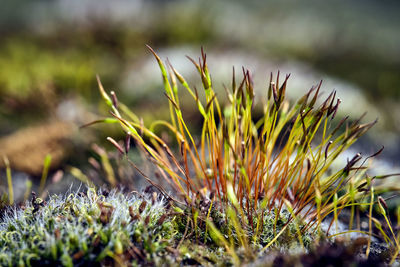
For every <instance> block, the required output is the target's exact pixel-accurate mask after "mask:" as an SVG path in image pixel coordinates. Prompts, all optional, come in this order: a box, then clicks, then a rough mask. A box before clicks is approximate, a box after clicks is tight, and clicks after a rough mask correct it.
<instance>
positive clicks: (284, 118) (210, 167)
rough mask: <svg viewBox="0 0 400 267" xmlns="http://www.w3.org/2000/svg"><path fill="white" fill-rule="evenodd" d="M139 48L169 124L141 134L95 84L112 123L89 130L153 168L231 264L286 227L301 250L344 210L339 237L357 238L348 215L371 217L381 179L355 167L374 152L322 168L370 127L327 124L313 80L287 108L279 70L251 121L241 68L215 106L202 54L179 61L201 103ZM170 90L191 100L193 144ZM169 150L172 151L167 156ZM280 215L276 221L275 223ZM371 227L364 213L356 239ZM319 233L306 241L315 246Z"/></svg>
mask: <svg viewBox="0 0 400 267" xmlns="http://www.w3.org/2000/svg"><path fill="white" fill-rule="evenodd" d="M149 49H150V51H151V52H152V53H153V55H154V56H155V58H156V60H157V62H158V64H159V67H160V70H161V74H162V79H163V83H164V89H165V92H164V94H165V96H166V98H167V99H168V101H169V113H170V121H155V122H153V123H151V124H150V125H149V126H145V124H144V123H143V122H142V121H141V120H140V119H139V118H138V116H136V115H135V114H134V113H132V112H131V111H130V110H129V109H128V108H127V107H126V106H125V105H123V104H122V103H120V102H118V100H117V98H116V96H115V93H112V94H111V96H110V95H109V94H107V93H106V91H105V90H104V88H103V86H102V85H101V83H100V81H99V88H100V93H101V95H102V97H103V99H104V100H105V102H106V103H107V105H108V106H109V107H110V109H111V111H110V113H111V114H112V116H113V117H112V118H107V119H105V120H99V121H96V122H107V123H119V124H120V125H121V127H122V129H123V130H124V131H125V133H126V134H127V135H128V136H130V137H131V138H132V139H133V140H134V141H135V144H136V145H137V146H138V147H139V148H140V149H141V150H142V152H143V153H145V154H146V155H147V158H148V159H149V161H150V162H152V163H154V166H155V168H156V171H155V173H154V176H158V177H162V178H164V180H165V182H167V183H169V184H170V185H171V186H172V187H173V188H174V189H175V192H176V193H178V195H179V197H178V198H176V199H175V201H176V202H183V203H186V206H189V207H191V209H187V210H186V212H185V214H186V215H187V216H188V218H190V219H188V220H190V221H191V227H192V228H193V229H194V230H193V231H194V232H196V228H197V227H199V226H198V224H200V225H201V222H199V218H200V217H201V216H199V214H201V213H202V214H203V218H202V220H204V227H203V230H204V231H205V232H207V231H208V233H209V234H210V236H211V237H212V238H213V240H214V241H215V242H216V243H218V244H220V245H221V246H222V247H225V248H226V250H227V251H228V252H230V253H231V255H232V257H233V259H234V261H235V263H239V262H240V259H239V257H238V256H237V255H236V252H235V247H241V248H242V249H243V250H244V251H245V255H246V256H247V258H252V257H253V256H254V253H255V251H261V252H263V251H266V250H267V249H269V248H270V247H273V246H274V245H276V244H277V243H278V242H277V241H278V240H279V239H280V238H282V237H283V236H285V233H287V231H288V229H289V228H290V227H289V226H293V227H294V232H292V234H293V235H292V237H293V239H297V240H298V241H299V244H300V245H301V246H303V247H304V246H305V244H304V242H305V241H304V237H305V236H307V235H308V233H310V230H312V231H313V232H317V233H320V234H321V233H322V231H321V224H322V223H323V222H324V221H326V219H327V218H328V216H330V215H332V217H333V219H332V220H331V226H332V225H333V223H334V222H336V223H337V221H338V218H339V216H340V215H341V213H342V212H343V211H344V210H345V209H349V210H350V217H351V218H350V223H349V228H350V229H349V230H350V231H357V232H362V231H361V230H360V229H353V228H354V227H353V224H354V218H355V214H356V211H357V210H365V207H370V210H371V209H372V207H373V206H374V205H375V202H374V196H375V195H376V194H379V193H380V192H382V191H383V190H384V189H383V188H379V186H377V185H373V181H374V180H375V179H379V178H382V177H369V176H368V175H367V174H366V168H365V167H364V166H363V165H364V163H365V161H366V160H367V159H369V158H371V157H374V156H376V155H377V154H379V153H380V152H381V151H378V152H377V153H375V154H374V155H371V156H369V157H367V158H366V159H365V160H364V161H362V156H361V155H360V154H356V155H354V157H353V158H351V159H349V160H348V162H347V164H346V165H345V166H343V167H342V169H340V170H336V171H335V170H333V169H332V168H331V165H332V163H333V162H334V161H335V159H336V158H337V157H338V156H339V155H340V154H341V153H342V152H343V151H345V150H346V149H348V148H349V147H350V146H351V145H352V144H353V143H354V142H355V141H356V140H357V139H358V138H359V137H360V136H362V135H363V134H364V133H365V132H366V131H368V130H369V129H370V128H371V127H372V126H373V125H374V124H375V123H376V121H375V122H371V123H366V124H361V119H362V118H360V119H358V120H355V121H353V122H350V121H349V119H348V117H346V118H343V119H341V120H340V121H339V122H337V120H335V116H336V114H337V110H338V108H339V105H340V102H341V101H340V99H338V98H337V96H336V92H335V91H334V92H332V93H331V94H329V95H328V97H326V98H325V99H322V100H321V99H320V98H321V97H320V88H321V84H322V82H320V83H319V84H318V85H316V86H313V87H312V88H311V90H310V91H309V92H308V93H307V94H305V95H304V96H303V97H302V98H300V99H299V100H298V101H297V102H295V103H290V102H289V101H288V100H287V99H286V98H285V94H286V90H287V87H288V83H289V76H290V75H286V77H284V78H283V79H282V78H281V77H280V74H279V72H278V74H277V75H276V77H273V74H272V73H271V75H270V81H269V83H268V88H267V90H266V95H265V96H263V97H259V98H257V99H262V102H263V103H264V104H263V114H262V116H261V118H260V119H257V120H254V117H255V116H254V115H253V111H254V105H255V100H256V98H255V93H254V92H255V90H254V88H253V82H252V78H251V74H250V72H249V71H248V70H246V69H243V71H242V78H241V79H240V80H237V78H236V74H235V71H233V76H232V84H231V88H230V89H228V88H225V89H226V92H227V98H228V105H227V106H225V107H222V106H221V104H220V102H219V99H218V97H217V95H216V92H215V90H214V87H213V83H212V80H211V75H210V73H209V70H208V67H207V58H206V54H205V53H204V52H203V51H202V53H201V57H200V58H199V60H198V61H195V60H193V59H191V58H189V60H191V61H192V62H193V64H194V66H195V68H196V70H197V71H198V74H199V76H200V78H201V82H202V87H203V89H202V90H204V94H205V99H203V100H201V99H200V97H199V93H198V91H197V89H196V88H195V87H191V86H190V85H189V83H188V82H187V81H186V80H185V79H184V77H182V76H181V75H180V74H179V72H178V71H177V70H176V69H175V68H174V67H172V65H171V64H168V65H165V64H164V62H163V61H162V60H161V58H160V57H159V56H158V55H157V54H156V53H155V52H154V51H153V50H152V49H151V48H150V47H149ZM282 80H283V81H282ZM179 84H180V86H179ZM180 87H181V88H183V89H184V90H185V91H186V92H188V93H189V94H190V95H191V96H192V97H193V99H194V104H195V105H196V106H197V109H198V111H199V113H200V114H201V116H202V117H203V125H202V131H201V134H200V136H199V137H196V136H194V135H193V134H192V133H191V132H190V131H189V129H190V128H191V127H190V125H188V122H187V121H186V120H185V118H184V114H183V111H182V109H181V106H180V98H179V94H178V91H179V88H180ZM158 127H165V128H166V129H168V130H169V131H170V132H171V135H172V136H173V137H175V140H174V142H170V143H167V142H166V141H164V140H163V139H162V138H161V137H160V136H158V135H157V134H156V133H155V129H156V128H158ZM108 140H109V141H110V142H111V143H112V144H113V145H114V146H116V147H117V149H118V150H119V151H120V153H121V154H127V153H128V151H127V150H124V149H123V148H122V147H121V145H120V144H118V143H117V142H116V141H115V140H114V139H112V138H110V137H109V138H108ZM171 144H175V145H177V149H176V150H175V149H173V147H172V146H171ZM132 164H133V163H132ZM133 165H134V164H133ZM134 167H135V168H137V167H136V166H135V165H134ZM137 169H138V168H137ZM139 172H141V171H140V170H139ZM141 173H142V172H141ZM142 174H143V175H144V176H145V177H146V179H148V180H149V181H150V182H151V183H154V182H152V181H153V180H152V179H151V178H149V177H153V175H152V174H148V175H146V174H144V173H142ZM161 190H162V189H161ZM205 199H209V200H210V204H209V206H205V207H204V206H202V205H201V203H204V200H205ZM375 199H376V198H375ZM214 209H219V210H220V211H221V214H222V215H223V216H222V217H223V221H224V223H221V224H219V225H217V224H216V222H215V221H214V220H210V214H211V213H212V212H213V210H214ZM282 213H285V214H286V219H285V220H284V221H283V222H281V216H280V215H281V214H282ZM271 216H274V218H275V221H274V222H273V224H272V225H271V226H272V229H273V231H272V235H271V236H270V238H265V236H266V231H267V229H266V227H265V218H271ZM292 223H294V224H292ZM279 224H281V227H278V225H279ZM372 225H373V218H372V214H371V211H370V221H369V227H370V231H369V233H368V232H362V233H366V234H371V231H372V230H371V229H372ZM222 228H223V229H222ZM330 228H331V227H329V229H330ZM329 229H328V232H329ZM226 233H229V234H228V235H227V234H226ZM320 234H318V235H316V236H313V238H315V239H316V241H318V240H319V238H320V236H321V235H320ZM227 236H229V237H227ZM394 238H396V237H394ZM397 243H398V242H396V243H395V244H396V246H397V247H398V245H397ZM369 245H370V244H369ZM254 248H257V249H256V250H254ZM367 250H368V249H367ZM367 254H368V252H367Z"/></svg>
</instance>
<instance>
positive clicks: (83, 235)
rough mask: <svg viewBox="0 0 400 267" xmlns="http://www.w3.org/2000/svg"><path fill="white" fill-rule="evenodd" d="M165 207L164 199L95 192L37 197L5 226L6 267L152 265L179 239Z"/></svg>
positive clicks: (0, 232) (0, 250) (0, 260)
mask: <svg viewBox="0 0 400 267" xmlns="http://www.w3.org/2000/svg"><path fill="white" fill-rule="evenodd" d="M147 203H149V204H147ZM165 204H166V201H165V200H163V199H162V198H161V199H160V198H159V199H151V197H150V196H146V195H144V196H142V195H139V196H138V195H135V194H132V193H130V194H123V193H121V192H117V191H112V192H111V193H105V192H102V191H99V192H96V191H95V190H94V189H89V190H88V191H87V193H71V194H69V195H65V196H56V195H55V196H52V197H50V199H49V200H48V201H46V202H44V201H43V200H41V199H39V198H36V197H35V196H34V197H33V199H32V201H31V202H29V203H26V204H25V206H23V207H22V208H18V209H17V208H15V209H13V210H9V211H8V212H6V213H5V215H4V216H3V218H2V220H1V224H0V265H1V266H7V265H10V266H12V265H17V264H18V265H20V266H24V265H25V264H26V265H28V266H38V265H53V266H54V265H63V266H72V265H79V264H85V263H90V264H94V263H98V264H100V263H104V262H105V261H109V260H113V261H116V262H125V261H137V262H141V261H147V260H148V259H150V258H151V257H152V255H153V254H157V253H159V252H160V251H162V250H163V249H164V248H165V247H166V246H167V245H168V244H169V243H170V240H171V239H172V238H173V236H174V230H173V227H170V224H171V222H170V221H171V220H170V218H167V217H166V216H164V217H163V215H164V214H166V208H165ZM161 218H164V219H162V220H163V221H162V222H161V221H160V220H161Z"/></svg>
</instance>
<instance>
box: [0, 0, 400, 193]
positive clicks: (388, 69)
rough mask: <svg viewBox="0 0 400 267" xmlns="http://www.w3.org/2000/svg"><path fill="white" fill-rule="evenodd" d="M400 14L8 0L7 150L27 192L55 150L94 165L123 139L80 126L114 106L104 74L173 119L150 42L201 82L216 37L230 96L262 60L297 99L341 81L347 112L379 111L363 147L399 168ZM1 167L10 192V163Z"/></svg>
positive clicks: (3, 89) (277, 5)
mask: <svg viewBox="0 0 400 267" xmlns="http://www.w3.org/2000/svg"><path fill="white" fill-rule="evenodd" d="M399 14H400V2H399V1H397V0H381V1H378V0H354V1H347V0H335V1H319V0H309V1H295V0H292V1H286V0H285V1H282V0H272V1H257V0H248V1H239V0H236V1H235V0H229V1H228V0H221V1H212V0H199V1H194V0H191V1H183V0H181V1H179V0H174V1H172V0H171V1H167V0H164V1H162V0H132V1H122V0H113V1H108V0H91V1H90V0H43V1H14V0H3V1H2V4H1V8H0V125H1V127H0V136H1V137H0V154H1V155H7V157H8V158H9V159H10V162H11V167H12V170H13V177H14V179H13V183H14V186H15V187H16V188H20V192H21V193H20V195H21V194H23V192H24V188H26V181H28V180H30V179H33V181H38V180H39V179H40V178H39V177H40V176H41V173H42V169H43V160H44V158H45V156H46V155H47V154H51V155H52V167H51V173H54V172H55V171H57V170H64V171H65V170H66V169H68V168H69V166H75V167H79V168H82V169H85V167H86V166H89V165H90V163H88V158H90V157H94V158H96V156H95V154H96V153H95V152H96V151H97V152H99V150H98V149H99V148H98V147H96V146H95V147H93V146H92V144H93V143H97V144H99V145H101V146H105V148H106V149H107V148H110V147H108V144H106V142H104V140H105V137H106V136H108V135H112V136H114V137H115V138H116V139H118V138H123V137H122V136H118V134H119V131H118V128H117V127H113V126H95V127H92V128H91V129H79V128H78V127H79V126H80V125H82V124H84V123H87V122H89V121H91V120H94V119H97V118H101V117H102V116H106V115H107V113H106V109H105V107H104V106H103V104H102V103H101V100H100V97H99V94H98V89H97V83H96V78H95V75H96V74H98V75H99V76H100V77H101V80H102V82H103V85H104V86H105V88H106V89H107V90H114V91H115V92H116V93H117V95H118V97H119V99H121V100H123V102H124V103H126V104H127V105H129V106H130V107H132V109H133V110H134V111H135V112H137V114H139V115H140V116H141V117H143V119H144V121H149V120H151V119H152V118H166V117H165V114H166V112H165V108H166V107H167V105H166V103H167V101H166V99H165V97H163V94H162V84H161V79H160V73H159V70H158V67H157V64H156V62H155V61H154V59H153V57H152V55H151V54H150V53H149V51H148V50H147V49H146V47H145V44H148V45H150V46H152V47H153V48H154V49H155V50H156V51H157V52H158V53H159V54H160V55H161V57H162V58H163V59H166V58H169V60H170V61H171V62H172V64H173V65H174V66H175V68H176V69H177V70H178V71H179V72H181V73H182V74H183V75H184V76H188V77H189V78H187V80H189V81H191V84H196V83H199V82H200V81H199V80H198V78H197V77H196V76H195V69H194V67H193V66H192V64H191V63H190V62H189V61H188V60H187V59H186V58H185V55H189V56H191V57H194V58H197V57H198V56H199V55H200V48H201V47H204V49H205V51H206V53H207V58H208V62H209V66H210V69H211V73H212V75H213V79H214V86H215V87H216V88H217V89H220V90H221V94H223V84H224V83H225V84H229V82H230V79H231V78H230V77H231V74H232V66H235V68H236V70H240V69H241V67H242V66H245V67H246V68H249V69H250V71H251V72H252V73H253V76H254V79H255V83H256V87H257V88H258V91H257V97H258V98H259V99H261V98H262V97H263V96H264V95H265V89H266V88H267V82H268V77H269V73H270V72H274V73H276V72H277V71H278V70H280V72H281V73H283V74H286V73H291V78H290V82H289V89H288V94H289V96H290V97H291V98H296V97H299V96H300V95H301V94H303V93H304V92H306V91H307V90H309V89H310V88H311V86H313V85H315V84H316V83H318V82H319V81H320V80H323V91H324V94H325V95H327V94H328V93H330V92H331V91H332V90H337V91H338V95H339V97H340V98H341V99H342V101H343V103H342V106H341V113H340V114H339V116H345V115H350V117H351V118H352V119H355V118H357V117H359V116H361V115H362V114H363V113H364V111H367V112H368V113H367V115H366V116H365V118H364V121H365V122H369V121H372V120H374V119H376V118H378V119H379V123H378V124H377V125H376V127H374V128H373V130H371V131H370V133H369V134H368V135H367V136H365V137H363V138H362V140H360V142H359V143H358V144H357V145H355V147H354V148H353V151H352V152H354V151H357V152H358V151H361V152H363V153H365V154H368V153H369V154H372V153H374V152H375V151H377V150H378V149H379V148H380V147H381V146H382V145H384V146H385V150H384V152H383V153H382V154H381V155H380V156H379V158H377V160H376V162H377V164H375V165H374V166H375V168H377V169H378V171H384V172H386V173H393V172H397V171H398V167H399V166H400V162H399V160H400V137H399V136H400V135H399V134H400V30H399V29H400V16H399ZM190 77H192V78H190ZM260 102H261V100H260ZM185 104H186V105H187V109H186V110H187V113H186V116H187V117H188V118H190V117H191V116H192V120H193V121H194V122H196V119H198V117H196V115H195V114H191V112H190V111H191V109H190V108H191V107H192V102H190V101H188V102H187V103H185ZM93 151H95V152H93ZM352 152H351V153H352ZM99 153H100V154H101V151H100V152H99ZM99 153H97V154H99ZM349 153H350V152H349ZM349 155H350V154H349ZM349 157H350V156H349ZM1 162H2V160H1ZM92 165H93V162H92ZM0 167H1V168H2V171H1V172H0V175H1V176H0V189H1V190H2V192H3V191H4V190H5V188H6V182H5V176H4V168H3V167H4V164H3V163H0ZM65 173H67V172H65ZM132 175H133V174H132ZM53 178H54V177H53ZM54 179H55V180H57V179H58V176H56V177H55V178H54ZM64 180H65V182H64V184H63V183H61V184H62V187H61V189H60V188H58V189H54V190H65V188H67V187H68V184H69V182H70V181H69V180H68V179H64ZM35 184H36V183H35V182H34V186H35ZM17 192H18V190H17Z"/></svg>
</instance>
